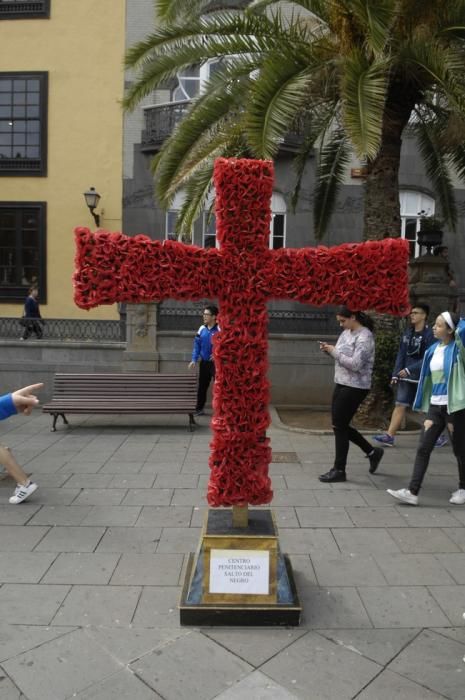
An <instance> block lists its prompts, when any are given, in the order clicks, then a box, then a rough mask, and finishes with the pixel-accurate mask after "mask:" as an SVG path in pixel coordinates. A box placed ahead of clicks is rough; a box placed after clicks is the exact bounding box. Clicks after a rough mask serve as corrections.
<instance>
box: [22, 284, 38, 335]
mask: <svg viewBox="0 0 465 700" xmlns="http://www.w3.org/2000/svg"><path fill="white" fill-rule="evenodd" d="M38 296H39V289H38V287H31V288H30V290H29V294H28V296H27V298H26V301H25V303H24V324H25V325H24V331H23V335H22V336H21V340H27V339H28V338H29V336H30V335H31V334H32V333H35V335H36V337H37V340H40V339H41V338H42V336H43V330H42V324H41V323H40V321H41V320H42V316H41V315H40V308H39V302H38V301H37V297H38ZM39 319H40V320H39Z"/></svg>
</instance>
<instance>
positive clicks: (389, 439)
mask: <svg viewBox="0 0 465 700" xmlns="http://www.w3.org/2000/svg"><path fill="white" fill-rule="evenodd" d="M373 440H376V442H380V443H381V444H382V445H383V446H384V447H394V438H393V436H392V435H388V434H387V433H380V434H379V435H373Z"/></svg>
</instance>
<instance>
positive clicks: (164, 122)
mask: <svg viewBox="0 0 465 700" xmlns="http://www.w3.org/2000/svg"><path fill="white" fill-rule="evenodd" d="M190 104H191V103H190V101H189V100H185V101H183V102H169V103H166V104H162V105H154V106H153V107H145V108H144V116H145V128H144V129H143V131H142V137H141V149H142V151H146V152H149V153H150V152H153V151H157V150H158V149H159V148H160V147H161V145H162V144H163V142H164V141H165V140H166V139H167V138H168V137H169V136H170V135H171V134H172V132H173V130H174V128H175V127H176V125H177V124H178V122H180V121H181V119H182V118H183V117H184V115H185V114H186V112H187V110H188V109H189V107H190ZM307 120H308V116H307V115H303V116H299V118H298V119H296V120H295V122H294V125H293V127H292V129H291V131H289V133H287V134H286V136H285V137H284V140H283V142H282V144H281V146H280V147H281V149H283V150H288V149H290V150H294V149H296V148H298V146H299V145H300V144H301V143H302V133H303V129H304V127H305V124H306V121H307Z"/></svg>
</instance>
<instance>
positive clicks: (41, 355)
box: [0, 331, 334, 407]
mask: <svg viewBox="0 0 465 700" xmlns="http://www.w3.org/2000/svg"><path fill="white" fill-rule="evenodd" d="M157 336H158V360H159V368H160V372H185V371H187V365H188V363H189V361H190V356H191V349H192V339H193V333H191V332H189V331H177V332H175V331H161V332H159V333H158V334H157ZM319 339H321V340H325V339H329V340H334V338H333V337H331V338H329V337H327V338H324V337H323V338H320V337H318V338H317V337H316V336H310V335H289V334H272V335H270V342H269V359H270V380H271V383H272V396H271V398H272V403H273V404H275V405H280V406H306V405H307V406H318V407H323V406H327V405H329V403H330V400H331V393H332V388H333V362H332V360H330V359H329V358H327V357H326V356H325V355H322V354H321V353H320V352H319V349H318V343H317V342H316V341H317V340H319ZM0 346H1V348H2V352H1V354H0V358H1V359H0V392H1V393H5V392H7V391H9V390H11V389H15V388H18V387H20V386H24V385H26V384H33V383H34V382H38V381H43V382H44V383H45V388H44V390H43V391H42V392H41V399H42V401H46V400H47V399H49V398H50V396H51V392H52V384H53V375H54V374H55V372H121V371H122V368H123V366H124V364H125V348H126V346H125V344H124V343H106V344H103V343H100V344H93V343H90V342H88V343H77V342H57V341H48V340H42V341H36V340H28V341H26V342H20V341H16V340H0Z"/></svg>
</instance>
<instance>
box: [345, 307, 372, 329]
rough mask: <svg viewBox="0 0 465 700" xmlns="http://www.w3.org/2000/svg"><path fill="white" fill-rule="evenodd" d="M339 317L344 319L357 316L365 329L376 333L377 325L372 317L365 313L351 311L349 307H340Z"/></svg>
mask: <svg viewBox="0 0 465 700" xmlns="http://www.w3.org/2000/svg"><path fill="white" fill-rule="evenodd" d="M337 315H338V316H342V317H343V318H350V317H351V316H355V318H356V319H357V321H358V322H359V323H360V324H361V325H362V326H365V328H368V330H369V331H372V332H373V331H374V329H375V324H374V321H373V319H372V318H371V316H368V314H366V313H365V312H364V311H351V310H350V309H349V307H348V306H340V307H339V309H338V310H337Z"/></svg>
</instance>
